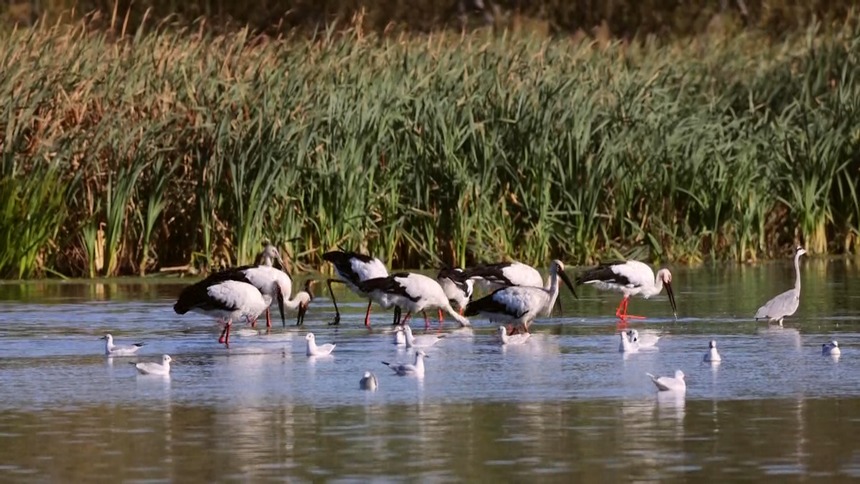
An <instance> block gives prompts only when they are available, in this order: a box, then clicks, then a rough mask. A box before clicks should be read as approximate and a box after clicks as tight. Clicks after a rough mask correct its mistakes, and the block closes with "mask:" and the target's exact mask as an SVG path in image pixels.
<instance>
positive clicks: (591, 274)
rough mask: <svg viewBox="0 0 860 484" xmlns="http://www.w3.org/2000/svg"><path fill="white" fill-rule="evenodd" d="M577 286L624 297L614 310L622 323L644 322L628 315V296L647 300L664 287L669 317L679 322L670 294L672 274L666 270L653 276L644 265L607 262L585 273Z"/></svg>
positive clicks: (577, 281) (637, 262)
mask: <svg viewBox="0 0 860 484" xmlns="http://www.w3.org/2000/svg"><path fill="white" fill-rule="evenodd" d="M576 284H577V285H580V284H591V285H593V286H595V287H597V288H598V289H600V290H604V291H616V292H620V293H621V294H623V295H624V297H623V298H622V299H621V302H620V303H619V304H618V308H617V309H616V310H615V316H616V317H618V319H620V320H621V321H623V322H626V321H627V320H628V319H643V318H642V316H632V315H629V314H627V305H628V304H629V302H630V297H631V296H640V297H642V298H644V299H649V298H651V297H652V296H655V295H657V294H660V292H662V291H663V287H664V286H665V287H666V294H667V295H668V296H669V303H670V304H671V305H672V315H673V316H674V317H675V319H678V308H677V306H676V305H675V294H674V292H672V273H671V272H669V269H660V270H659V271H657V275H656V276H655V275H654V271H653V270H652V269H651V268H650V267H649V266H648V265H647V264H644V263H642V262H639V261H635V260H629V261H626V262H608V263H605V264H600V265H598V266H597V267H593V268H591V269H588V270H586V271H584V272H583V273H582V274H580V275H579V277H577V278H576Z"/></svg>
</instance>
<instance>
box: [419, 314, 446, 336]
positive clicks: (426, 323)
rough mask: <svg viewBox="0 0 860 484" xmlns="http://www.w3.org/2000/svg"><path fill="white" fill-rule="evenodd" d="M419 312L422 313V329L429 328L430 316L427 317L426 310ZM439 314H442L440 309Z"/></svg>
mask: <svg viewBox="0 0 860 484" xmlns="http://www.w3.org/2000/svg"><path fill="white" fill-rule="evenodd" d="M421 314H423V315H424V331H427V330H428V329H430V318H428V317H427V311H421ZM439 315H440V316H441V315H442V310H441V309H440V310H439Z"/></svg>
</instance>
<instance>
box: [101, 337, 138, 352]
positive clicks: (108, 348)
mask: <svg viewBox="0 0 860 484" xmlns="http://www.w3.org/2000/svg"><path fill="white" fill-rule="evenodd" d="M99 339H103V340H105V354H106V355H108V356H134V355H135V354H136V353H137V350H139V349H140V347H141V346H143V343H135V344H133V345H127V346H117V345H115V344H113V336H111V334H110V333H108V334H106V335H104V336H102V337H101V338H99Z"/></svg>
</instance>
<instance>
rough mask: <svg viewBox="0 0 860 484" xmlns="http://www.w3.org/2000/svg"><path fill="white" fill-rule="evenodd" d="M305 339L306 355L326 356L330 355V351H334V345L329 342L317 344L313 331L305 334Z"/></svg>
mask: <svg viewBox="0 0 860 484" xmlns="http://www.w3.org/2000/svg"><path fill="white" fill-rule="evenodd" d="M305 339H306V340H307V341H308V344H307V355H308V356H326V355H330V354H331V352H332V351H334V347H335V346H336V345H334V344H331V343H326V344H323V345H317V343H316V339H315V337H314V334H313V333H308V335H307V336H305Z"/></svg>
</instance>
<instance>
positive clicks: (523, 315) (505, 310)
mask: <svg viewBox="0 0 860 484" xmlns="http://www.w3.org/2000/svg"><path fill="white" fill-rule="evenodd" d="M559 278H561V280H562V281H564V283H565V284H567V287H568V288H569V289H570V292H572V293H573V296H574V297H577V298H578V296H577V295H576V291H575V290H574V288H573V284H572V283H571V282H570V279H569V278H568V277H567V274H565V272H564V264H563V263H562V262H561V261H560V260H554V261H552V264H550V266H549V281H548V284H547V287H541V285H539V286H537V287H535V286H509V287H503V288H501V289H497V290H496V291H495V292H493V293H492V294H490V295H489V296H486V297H482V298H481V299H478V300H477V301H472V302H471V303H469V305H468V306H466V316H473V315H476V314H480V315H482V316H484V317H486V318H488V319H489V320H490V321H491V322H494V323H507V324H511V325H512V329H511V333H512V334H513V333H515V332H519V330H520V329H522V330H524V331H525V332H528V331H529V326H531V323H532V321H534V319H535V318H536V317H538V316H539V315H540V314H543V315H545V316H549V314H550V313H551V312H552V308H553V306H554V305H555V301H556V299H557V298H558V289H559V284H558V279H559Z"/></svg>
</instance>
